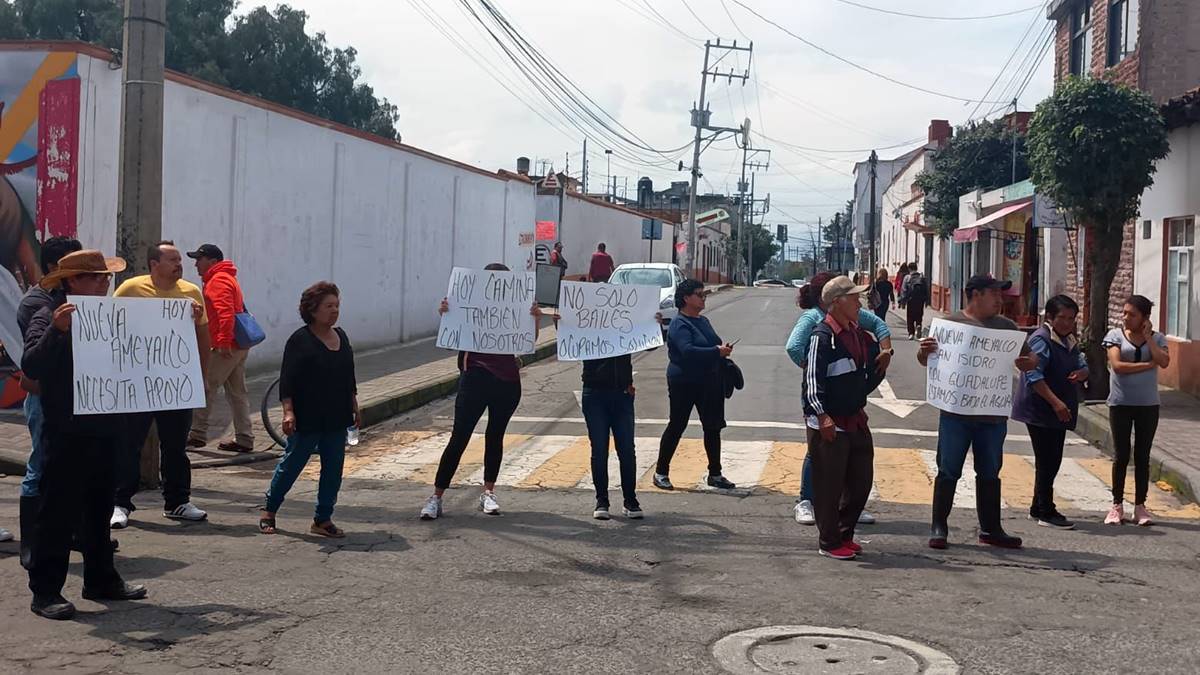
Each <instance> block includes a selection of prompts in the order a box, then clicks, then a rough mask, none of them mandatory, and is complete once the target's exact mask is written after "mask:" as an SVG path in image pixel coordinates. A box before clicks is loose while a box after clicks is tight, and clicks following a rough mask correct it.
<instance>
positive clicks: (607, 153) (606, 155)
mask: <svg viewBox="0 0 1200 675" xmlns="http://www.w3.org/2000/svg"><path fill="white" fill-rule="evenodd" d="M604 158H605V159H606V160H607V161H608V168H607V169H605V171H607V174H605V176H604V190H605V192H607V191H608V182H609V181H610V180H612V150H605V151H604ZM608 201H609V203H612V200H611V199H609V200H608Z"/></svg>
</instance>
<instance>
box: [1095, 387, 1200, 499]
mask: <svg viewBox="0 0 1200 675" xmlns="http://www.w3.org/2000/svg"><path fill="white" fill-rule="evenodd" d="M1075 433H1076V434H1079V435H1080V436H1082V437H1083V438H1084V439H1086V440H1087V441H1088V442H1089V443H1091V444H1092V445H1094V446H1096V447H1097V448H1099V449H1100V451H1101V452H1103V453H1104V454H1105V455H1106V456H1108V457H1113V456H1115V455H1116V449H1115V448H1114V447H1113V442H1112V431H1111V430H1110V429H1109V427H1108V411H1107V409H1105V405H1104V404H1103V403H1096V404H1092V405H1086V404H1085V405H1081V406H1079V421H1078V423H1077V424H1076V425H1075ZM1150 480H1151V481H1163V482H1164V483H1166V484H1167V485H1170V486H1171V487H1172V488H1174V489H1175V492H1177V493H1178V494H1179V496H1180V497H1182V498H1184V499H1186V500H1188V501H1190V502H1193V503H1197V502H1200V500H1198V499H1197V495H1196V493H1197V489H1198V488H1200V472H1197V471H1196V470H1194V469H1192V468H1191V467H1189V466H1187V465H1186V464H1184V463H1182V462H1179V461H1177V460H1176V459H1175V458H1174V457H1173V456H1171V455H1170V454H1169V453H1167V452H1166V451H1164V450H1163V449H1162V448H1159V447H1158V446H1154V447H1153V448H1151V452H1150Z"/></svg>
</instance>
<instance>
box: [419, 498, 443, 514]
mask: <svg viewBox="0 0 1200 675" xmlns="http://www.w3.org/2000/svg"><path fill="white" fill-rule="evenodd" d="M440 515H442V498H441V497H439V496H437V495H429V499H426V500H425V506H422V507H421V520H437V517H438V516H440Z"/></svg>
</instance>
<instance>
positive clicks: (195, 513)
mask: <svg viewBox="0 0 1200 675" xmlns="http://www.w3.org/2000/svg"><path fill="white" fill-rule="evenodd" d="M163 516H164V517H167V518H170V519H171V520H190V521H193V522H195V521H201V520H207V519H208V513H206V512H204V511H201V510H200V509H198V508H196V505H195V504H193V503H191V502H186V503H183V504H180V505H179V506H176V507H175V508H173V509H171V510H170V511H163Z"/></svg>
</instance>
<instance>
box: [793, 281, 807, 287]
mask: <svg viewBox="0 0 1200 675" xmlns="http://www.w3.org/2000/svg"><path fill="white" fill-rule="evenodd" d="M807 283H808V279H792V285H793V286H795V287H796V288H804V284H807Z"/></svg>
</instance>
